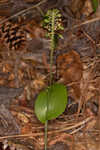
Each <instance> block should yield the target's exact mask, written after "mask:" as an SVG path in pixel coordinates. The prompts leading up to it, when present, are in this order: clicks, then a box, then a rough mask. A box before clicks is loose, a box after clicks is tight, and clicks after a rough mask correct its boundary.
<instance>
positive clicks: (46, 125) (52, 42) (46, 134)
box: [45, 11, 55, 150]
mask: <svg viewBox="0 0 100 150" xmlns="http://www.w3.org/2000/svg"><path fill="white" fill-rule="evenodd" d="M54 25H55V13H54V11H53V12H52V29H51V30H52V31H51V51H50V85H51V84H52V76H53V74H52V66H53V52H54ZM49 96H50V95H49ZM47 112H48V101H47ZM47 132H48V120H47V121H46V122H45V150H47V137H48V133H47Z"/></svg>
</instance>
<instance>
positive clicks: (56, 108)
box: [35, 83, 67, 123]
mask: <svg viewBox="0 0 100 150" xmlns="http://www.w3.org/2000/svg"><path fill="white" fill-rule="evenodd" d="M66 104H67V90H66V87H65V86H64V85H62V84H57V83H56V84H53V85H51V86H50V87H48V88H47V89H45V90H44V91H42V92H40V94H39V95H38V97H37V99H36V102H35V113H36V116H37V118H38V119H39V120H40V121H41V122H42V123H45V122H46V121H47V120H52V119H54V118H57V117H58V116H59V115H61V114H62V113H63V112H64V110H65V108H66Z"/></svg>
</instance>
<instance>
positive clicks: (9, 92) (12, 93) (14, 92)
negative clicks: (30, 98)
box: [0, 86, 23, 108]
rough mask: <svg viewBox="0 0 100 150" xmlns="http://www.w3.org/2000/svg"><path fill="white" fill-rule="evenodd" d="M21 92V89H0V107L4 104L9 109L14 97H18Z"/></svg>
mask: <svg viewBox="0 0 100 150" xmlns="http://www.w3.org/2000/svg"><path fill="white" fill-rule="evenodd" d="M22 92H23V88H9V87H3V86H1V87H0V105H1V104H4V105H5V106H6V108H9V105H10V103H11V102H12V100H14V98H15V97H17V96H19V95H20V94H21V93H22Z"/></svg>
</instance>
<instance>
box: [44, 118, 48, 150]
mask: <svg viewBox="0 0 100 150" xmlns="http://www.w3.org/2000/svg"><path fill="white" fill-rule="evenodd" d="M47 129H48V120H47V121H46V122H45V137H44V138H45V139H44V140H45V141H44V143H45V150H47V139H48V138H47V137H48V134H47V132H48V131H47Z"/></svg>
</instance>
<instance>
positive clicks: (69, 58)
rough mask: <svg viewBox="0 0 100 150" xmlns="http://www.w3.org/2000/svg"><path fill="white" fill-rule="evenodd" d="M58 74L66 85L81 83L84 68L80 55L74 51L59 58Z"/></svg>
mask: <svg viewBox="0 0 100 150" xmlns="http://www.w3.org/2000/svg"><path fill="white" fill-rule="evenodd" d="M57 68H58V72H59V73H58V74H59V76H60V77H62V78H63V79H64V82H65V83H66V84H68V83H71V82H76V81H80V79H81V78H82V74H83V66H82V62H81V60H80V56H79V54H78V53H77V52H76V51H74V50H72V51H70V52H68V53H64V54H62V55H60V56H58V57H57Z"/></svg>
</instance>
